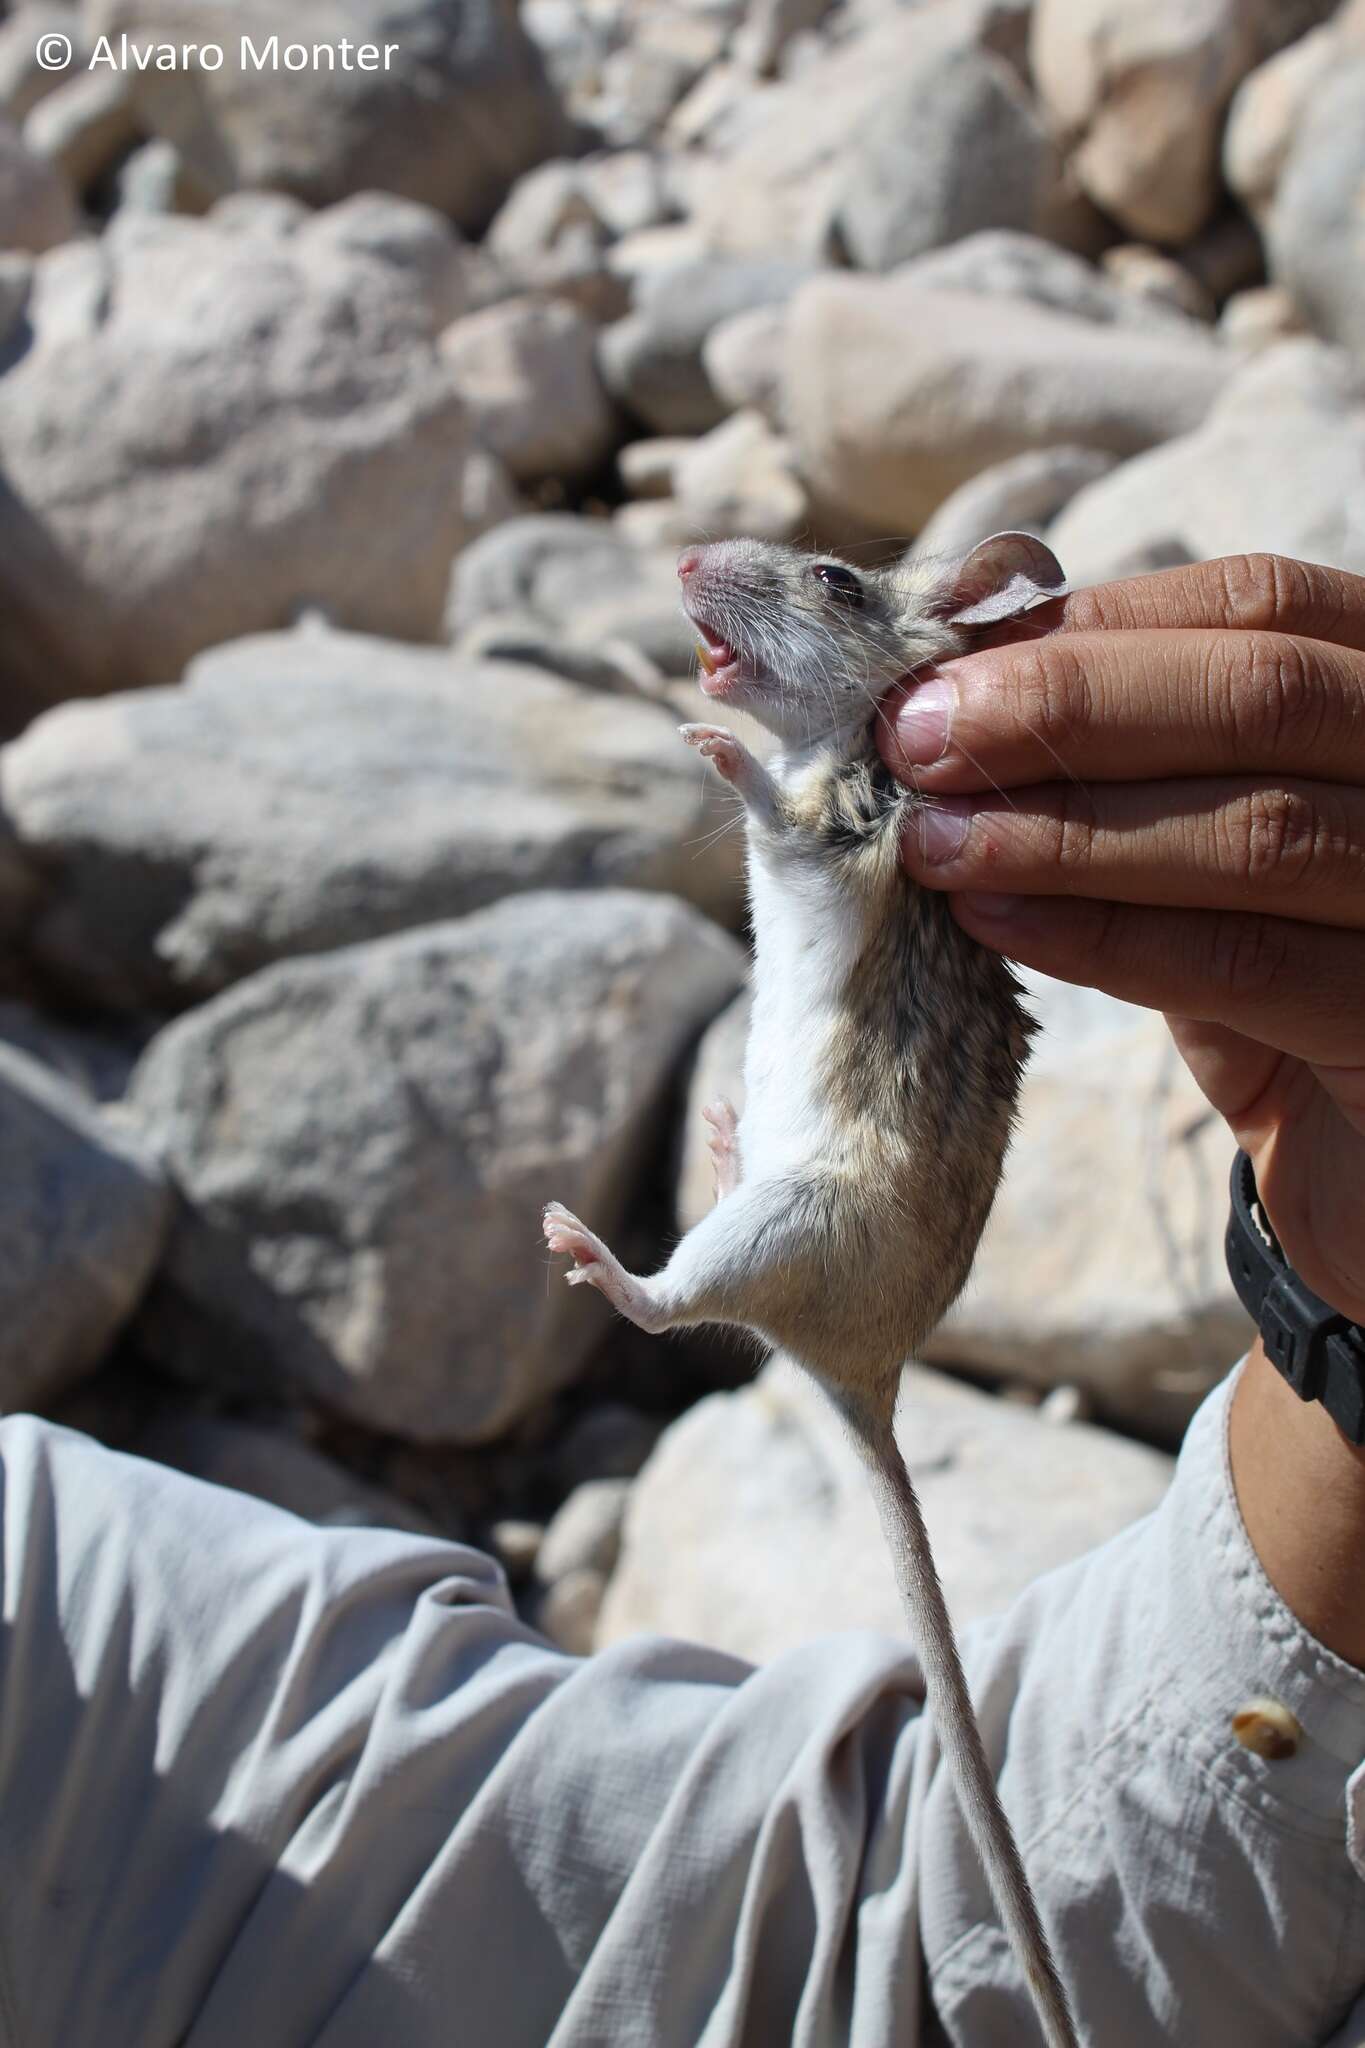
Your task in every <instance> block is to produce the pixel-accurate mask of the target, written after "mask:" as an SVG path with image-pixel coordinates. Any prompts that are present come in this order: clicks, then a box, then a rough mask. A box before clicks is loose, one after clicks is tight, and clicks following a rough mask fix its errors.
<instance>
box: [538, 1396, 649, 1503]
mask: <svg viewBox="0 0 1365 2048" xmlns="http://www.w3.org/2000/svg"><path fill="white" fill-rule="evenodd" d="M661 1427H662V1425H661V1423H660V1422H659V1419H658V1417H657V1416H653V1415H645V1414H642V1413H641V1411H640V1410H639V1409H638V1408H631V1407H628V1406H627V1404H626V1403H625V1402H624V1401H600V1402H598V1404H597V1405H596V1406H595V1407H593V1408H589V1409H587V1410H586V1412H585V1413H584V1414H583V1415H581V1416H580V1417H579V1419H578V1420H577V1421H576V1422H573V1423H571V1424H570V1425H569V1427H568V1429H567V1430H565V1432H564V1434H563V1436H562V1437H561V1438H560V1440H559V1442H558V1443H557V1444H556V1445H555V1447H554V1453H553V1470H554V1477H555V1480H556V1483H557V1484H558V1485H559V1486H560V1488H561V1489H562V1490H563V1491H564V1492H565V1493H572V1492H574V1491H575V1490H576V1489H577V1488H578V1487H580V1486H586V1485H587V1484H588V1482H589V1481H590V1480H595V1479H633V1478H634V1477H635V1475H636V1473H637V1472H639V1470H640V1468H641V1466H642V1465H643V1464H644V1462H645V1460H646V1458H648V1456H649V1455H650V1453H651V1451H652V1450H653V1449H654V1446H655V1444H656V1443H657V1442H658V1441H659V1434H660V1430H661Z"/></svg>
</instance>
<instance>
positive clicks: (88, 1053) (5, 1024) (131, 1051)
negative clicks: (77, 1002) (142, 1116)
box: [0, 1000, 151, 1102]
mask: <svg viewBox="0 0 1365 2048" xmlns="http://www.w3.org/2000/svg"><path fill="white" fill-rule="evenodd" d="M150 1036H151V1032H150V1028H149V1027H148V1026H146V1025H144V1024H142V1023H141V1022H140V1021H134V1022H132V1023H123V1022H110V1023H105V1024H102V1025H99V1026H96V1025H94V1024H81V1023H77V1022H76V1021H75V1020H74V1019H72V1018H69V1017H62V1016H54V1015H53V1014H52V1012H51V1011H48V1010H42V1009H39V1008H38V1006H37V1005H36V1004H34V1003H25V1002H21V1001H18V1000H8V1001H0V1042H2V1043H3V1044H5V1045H8V1046H12V1047H13V1048H14V1049H15V1051H16V1052H21V1053H23V1054H24V1055H25V1056H26V1058H28V1059H30V1060H37V1061H38V1062H39V1063H40V1065H42V1066H44V1067H47V1068H49V1069H50V1070H51V1071H52V1072H53V1073H54V1074H57V1075H60V1077H61V1079H62V1080H63V1081H64V1082H65V1083H66V1084H67V1086H68V1087H71V1088H75V1089H77V1090H78V1091H79V1092H80V1093H81V1094H82V1095H84V1096H87V1097H88V1098H89V1099H90V1100H91V1101H92V1102H117V1101H119V1100H120V1098H121V1097H122V1096H123V1095H124V1094H125V1093H126V1092H127V1088H128V1082H129V1078H130V1076H131V1075H132V1071H133V1068H134V1067H135V1066H136V1065H137V1061H138V1055H139V1054H140V1053H141V1052H142V1050H143V1047H144V1046H145V1045H146V1043H147V1040H148V1038H149V1037H150Z"/></svg>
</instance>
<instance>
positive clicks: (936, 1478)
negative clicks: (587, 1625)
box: [596, 1359, 1171, 1663]
mask: <svg viewBox="0 0 1365 2048" xmlns="http://www.w3.org/2000/svg"><path fill="white" fill-rule="evenodd" d="M896 1433H897V1437H898V1439H899V1441H900V1444H901V1447H902V1450H903V1452H904V1455H905V1457H906V1460H907V1463H908V1465H909V1468H910V1473H911V1476H912V1478H913V1480H914V1483H915V1487H916V1490H917V1492H918V1493H919V1496H920V1499H921V1501H922V1503H923V1506H924V1513H925V1519H926V1520H927V1522H928V1525H929V1531H930V1535H931V1538H932V1540H933V1545H934V1553H935V1556H936V1558H937V1561H938V1568H939V1572H940V1575H941V1577H942V1580H943V1586H944V1591H945V1594H946V1596H947V1600H948V1606H949V1608H950V1610H951V1612H952V1615H953V1618H954V1620H955V1622H956V1623H957V1624H958V1625H959V1626H961V1625H962V1624H963V1623H965V1622H968V1621H973V1620H977V1619H979V1618H980V1617H982V1616H984V1615H989V1614H994V1613H997V1612H999V1611H1000V1609H1002V1608H1004V1607H1006V1606H1007V1605H1008V1604H1009V1602H1010V1601H1011V1600H1013V1599H1014V1598H1015V1596H1016V1595H1017V1594H1019V1593H1020V1592H1022V1591H1023V1589H1024V1587H1025V1586H1026V1585H1028V1583H1029V1582H1030V1580H1032V1579H1034V1578H1036V1577H1037V1576H1038V1574H1039V1573H1040V1572H1045V1571H1050V1570H1051V1569H1053V1568H1054V1567H1055V1566H1057V1565H1061V1564H1065V1563H1067V1562H1068V1561H1069V1560H1070V1559H1071V1558H1073V1557H1077V1556H1079V1555H1080V1554H1081V1553H1082V1552H1083V1551H1086V1550H1089V1549H1090V1548H1092V1547H1093V1546H1094V1545H1095V1544H1097V1543H1102V1542H1104V1541H1105V1540H1106V1538H1108V1537H1110V1536H1112V1535H1114V1534H1116V1533H1117V1531H1118V1530H1120V1529H1122V1528H1124V1527H1126V1526H1127V1524H1128V1523H1130V1522H1132V1521H1134V1520H1136V1519H1137V1517H1138V1516H1140V1515H1143V1514H1146V1513H1148V1512H1149V1511H1150V1510H1151V1509H1152V1508H1154V1507H1155V1506H1156V1505H1157V1503H1158V1501H1159V1500H1160V1499H1161V1496H1162V1494H1163V1493H1164V1492H1165V1489H1166V1486H1167V1484H1168V1482H1169V1478H1170V1471H1171V1461H1170V1459H1169V1458H1167V1457H1165V1456H1164V1455H1163V1454H1162V1453H1161V1452H1159V1451H1154V1450H1150V1449H1148V1448H1147V1447H1146V1446H1145V1445H1143V1444H1136V1443H1129V1442H1127V1441H1125V1440H1124V1439H1123V1438H1121V1437H1117V1436H1112V1435H1109V1434H1107V1433H1105V1432H1104V1431H1101V1430H1098V1429H1092V1428H1090V1427H1088V1426H1087V1425H1086V1424H1084V1423H1073V1424H1071V1425H1070V1426H1067V1427H1057V1426H1053V1425H1050V1424H1048V1423H1047V1422H1043V1421H1040V1420H1039V1419H1038V1417H1037V1416H1036V1415H1033V1414H1030V1413H1029V1412H1028V1411H1027V1410H1026V1409H1023V1408H1020V1407H1017V1406H1015V1405H1014V1404H1012V1403H1010V1402H1005V1401H997V1400H992V1399H990V1398H989V1397H988V1396H986V1395H984V1394H979V1393H976V1392H974V1391H973V1390H971V1389H970V1388H968V1387H964V1386H960V1385H958V1384H956V1383H955V1382H954V1381H952V1380H949V1379H947V1378H945V1377H944V1376H943V1375H942V1374H939V1373H934V1372H928V1371H925V1370H923V1369H919V1368H916V1369H914V1370H912V1371H910V1372H908V1373H907V1374H906V1376H905V1380H904V1383H903V1387H902V1392H901V1404H900V1411H899V1414H898V1418H897V1431H896ZM905 1626H906V1625H905V1620H904V1617H903V1614H902V1610H901V1606H900V1602H899V1598H898V1596H897V1593H896V1588H895V1581H894V1578H893V1575H892V1565H891V1559H890V1555H889V1552H888V1550H887V1547H886V1540H885V1538H884V1536H883V1535H882V1531H881V1527H880V1524H879V1522H878V1520H877V1514H876V1510H875V1508H874V1507H873V1504H872V1497H871V1493H870V1491H869V1488H868V1483H867V1475H866V1473H865V1471H864V1470H863V1467H862V1465H861V1464H860V1463H859V1461H858V1458H857V1456H856V1454H855V1452H854V1451H853V1449H852V1446H851V1444H850V1443H849V1441H848V1439H847V1437H846V1435H845V1433H844V1430H843V1426H842V1424H841V1423H840V1422H839V1420H838V1418H837V1417H836V1415H835V1412H834V1410H833V1408H832V1407H831V1405H830V1403H829V1401H828V1400H827V1399H826V1397H825V1395H824V1394H823V1393H822V1392H821V1390H820V1389H819V1387H818V1386H817V1385H816V1384H815V1382H814V1381H813V1380H811V1379H810V1378H809V1377H808V1376H807V1375H805V1374H804V1373H802V1372H800V1371H799V1370H798V1369H797V1368H796V1367H795V1366H793V1365H792V1364H791V1363H790V1362H789V1361H787V1360H785V1359H775V1360H773V1361H772V1362H771V1363H769V1364H768V1365H766V1366H765V1367H764V1368H763V1370H762V1371H761V1372H760V1374H759V1376H758V1379H757V1380H756V1382H755V1383H754V1385H753V1386H751V1387H746V1388H744V1389H743V1390H742V1391H741V1392H739V1393H734V1394H712V1395H710V1396H709V1397H708V1398H707V1399H705V1400H704V1401H701V1402H699V1403H698V1404H697V1406H696V1407H694V1408H692V1409H691V1410H690V1411H689V1412H688V1413H687V1414H686V1415H684V1416H683V1417H682V1418H681V1420H680V1421H678V1422H675V1423H674V1424H673V1425H672V1427H671V1428H670V1429H669V1430H668V1431H667V1432H666V1433H665V1435H664V1437H663V1438H662V1440H661V1442H660V1444H659V1448H658V1450H657V1451H656V1452H655V1454H654V1456H653V1457H652V1458H651V1460H650V1462H649V1464H648V1465H647V1466H646V1467H645V1469H644V1471H643V1472H642V1473H641V1475H640V1478H639V1480H638V1481H637V1482H636V1484H635V1486H634V1488H633V1489H632V1492H631V1498H630V1505H629V1507H628V1509H627V1512H626V1521H625V1534H624V1542H623V1547H622V1553H621V1561H620V1563H619V1564H618V1566H617V1568H616V1571H615V1573H614V1575H613V1577H612V1580H611V1583H610V1586H609V1588H608V1591H607V1597H606V1601H605V1603H604V1605H603V1609H602V1613H601V1616H600V1619H599V1621H598V1625H597V1633H596V1646H597V1647H598V1648H605V1647H606V1645H607V1644H609V1643H615V1642H620V1641H621V1640H622V1639H623V1638H624V1637H627V1636H632V1635H637V1634H640V1633H642V1632H644V1633H651V1634H652V1633H655V1632H658V1633H662V1634H665V1635H679V1636H685V1637H686V1638H687V1639H688V1640H689V1641H691V1642H700V1643H705V1644H707V1645H709V1646H710V1647H711V1648H713V1649H716V1650H721V1651H726V1652H729V1653H730V1654H732V1655H735V1656H740V1657H745V1658H749V1659H752V1660H754V1661H755V1662H760V1663H761V1662H763V1661H764V1660H766V1659H767V1658H769V1657H774V1656H777V1655H778V1654H780V1652H782V1651H783V1650H786V1649H790V1648H792V1647H793V1646H794V1645H796V1644H797V1643H801V1642H805V1641H808V1640H809V1639H810V1638H811V1637H812V1636H817V1635H821V1634H824V1633H826V1632H832V1631H834V1630H839V1629H850V1628H855V1629H856V1628H869V1629H877V1630H880V1631H884V1632H885V1633H886V1634H888V1635H894V1636H903V1635H904V1633H905Z"/></svg>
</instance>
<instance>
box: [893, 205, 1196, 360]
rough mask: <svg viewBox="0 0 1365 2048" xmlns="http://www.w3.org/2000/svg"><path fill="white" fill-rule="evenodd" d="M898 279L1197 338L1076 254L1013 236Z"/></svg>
mask: <svg viewBox="0 0 1365 2048" xmlns="http://www.w3.org/2000/svg"><path fill="white" fill-rule="evenodd" d="M897 276H898V277H899V278H900V279H901V280H902V281H903V282H904V283H906V284H909V283H912V282H913V283H915V284H917V285H921V286H923V287H924V288H925V289H932V290H934V291H955V292H984V293H988V294H990V295H991V296H995V297H1002V298H1011V299H1031V300H1032V301H1033V303H1034V304H1035V305H1038V306H1048V307H1051V309H1052V310H1053V312H1056V313H1071V314H1074V315H1075V317H1076V318H1077V319H1078V320H1092V321H1096V322H1098V323H1099V324H1101V325H1103V326H1107V327H1112V326H1117V327H1136V328H1144V329H1146V330H1148V331H1156V332H1158V333H1162V334H1170V333H1171V332H1172V330H1173V329H1174V330H1175V332H1177V333H1179V334H1184V335H1187V336H1188V335H1189V333H1190V322H1189V320H1188V318H1186V317H1185V315H1184V314H1182V313H1180V312H1177V311H1175V310H1174V309H1173V308H1172V307H1171V306H1169V305H1165V304H1162V303H1160V302H1157V301H1153V300H1151V299H1147V298H1143V297H1141V296H1140V295H1138V294H1136V293H1134V292H1130V291H1125V290H1124V289H1123V287H1122V285H1120V284H1119V282H1118V281H1117V280H1116V279H1114V278H1111V277H1109V276H1106V274H1105V272H1104V271H1103V270H1097V269H1096V268H1095V266H1094V264H1093V263H1087V262H1086V260H1085V258H1084V257H1082V256H1077V255H1075V254H1073V252H1072V251H1071V250H1069V249H1059V248H1057V246H1056V245H1055V243H1052V242H1047V241H1044V240H1043V239H1042V237H1041V236H1040V235H1026V234H1020V233H1018V232H1017V231H1016V230H1014V229H1012V228H983V229H982V231H981V232H980V233H979V234H975V235H968V236H967V237H966V238H965V239H964V240H963V241H961V242H955V243H954V244H953V245H952V247H951V248H947V249H935V250H932V251H931V252H930V253H929V254H928V255H925V256H920V257H917V258H916V259H915V260H914V261H913V262H911V263H906V264H904V265H903V266H902V267H901V269H900V270H899V271H898V272H897Z"/></svg>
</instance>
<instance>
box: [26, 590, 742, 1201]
mask: <svg viewBox="0 0 1365 2048" xmlns="http://www.w3.org/2000/svg"><path fill="white" fill-rule="evenodd" d="M0 805H3V812H4V814H5V815H6V816H7V817H8V820H9V823H10V827H11V829H12V831H13V834H14V836H15V842H16V848H15V850H16V851H17V852H18V854H19V855H20V856H21V857H22V858H23V859H24V861H25V862H26V863H27V865H28V866H29V868H30V869H31V871H32V872H33V873H34V874H35V876H37V877H38V878H40V879H41V881H42V884H43V887H44V894H43V896H42V898H41V899H40V900H39V902H38V903H37V904H36V906H33V907H31V910H30V915H29V922H28V928H27V932H26V935H25V937H24V939H23V940H22V942H21V944H20V943H18V942H17V943H16V950H22V951H23V952H24V953H25V954H26V956H27V957H28V959H29V960H30V961H31V962H32V964H33V965H34V967H35V968H36V969H37V970H38V971H40V972H41V973H42V974H43V975H44V976H45V977H46V978H48V979H49V980H51V981H55V982H58V983H60V984H61V985H62V986H63V987H64V988H66V989H68V990H71V991H75V992H76V993H78V994H79V995H80V996H81V997H82V998H83V999H84V1000H86V1001H90V1002H96V1003H100V1004H102V1005H104V1006H106V1007H111V1008H113V1007H123V1008H132V1009H137V1008H139V1007H143V1006H152V1007H159V1008H162V1009H165V1008H167V1007H172V1006H179V1005H181V1004H184V1003H187V1002H191V1001H194V1000H196V999H198V998H201V997H203V996H206V995H210V994H213V993H214V992H216V991H217V990H219V989H222V988H224V987H226V986H227V985H228V984H229V983H230V982H232V981H235V980H237V979H239V978H240V977H241V976H243V975H246V974H250V973H252V972H254V970H255V969H257V968H259V967H262V966H265V965H267V964H268V963H270V962H271V961H275V960H280V959H284V958H288V957H289V956H291V955H294V954H298V953H318V952H325V951H327V950H329V949H331V948H333V947H337V946H346V945H350V944H352V943H354V942H356V941H358V940H361V939H368V938H376V937H378V936H380V935H381V934H383V933H386V932H394V931H401V930H404V929H407V928H408V927H411V926H414V925H424V924H432V923H435V922H436V921H438V920H441V919H445V918H449V917H454V916H458V915H461V914H462V913H464V912H465V911H469V910H475V909H478V908H479V907H480V906H482V905H483V904H486V903H490V902H492V901H494V900H495V899H496V898H497V897H500V896H504V895H508V894H511V893H512V892H514V891H516V890H521V889H535V888H545V887H547V886H554V887H559V888H564V889H569V888H574V889H590V888H594V887H597V886H600V885H603V884H612V885H628V886H630V887H633V888H657V889H661V890H673V891H676V892H677V893H679V894H682V895H686V896H689V897H692V898H693V899H694V900H696V901H698V902H699V903H701V904H702V905H703V906H704V907H705V908H706V909H707V910H708V911H714V912H715V913H716V914H718V915H719V916H722V917H724V918H726V919H727V920H728V921H730V922H732V923H733V922H737V921H738V918H739V915H740V912H741V902H740V890H739V886H738V859H739V856H738V852H737V850H736V848H735V847H734V846H732V845H731V844H730V843H729V842H730V839H731V837H732V835H727V834H722V835H721V837H720V838H719V839H718V840H717V842H716V845H715V846H714V847H713V848H708V847H707V846H706V844H705V842H706V841H707V839H708V837H709V836H710V834H711V832H712V830H713V829H714V827H715V826H716V825H717V824H719V823H722V822H724V820H725V819H726V817H727V816H728V809H727V806H726V804H725V800H724V797H723V794H722V793H721V792H720V791H719V790H717V789H716V788H715V787H714V786H713V785H712V784H711V783H710V782H708V781H707V780H705V779H704V778H703V776H702V774H701V773H700V771H699V768H698V764H697V761H696V757H695V755H694V754H693V753H691V752H690V751H689V749H688V748H686V747H685V746H684V745H683V744H682V742H681V741H680V740H679V738H678V736H677V732H676V729H675V723H674V720H673V717H672V714H671V712H669V711H667V710H664V709H661V708H658V707H655V706H653V705H647V704H643V703H633V702H629V701H625V700H621V699H608V698H605V697H600V696H597V695H595V694H592V693H589V692H585V691H583V690H580V689H576V688H574V687H573V686H572V685H571V684H567V683H563V682H560V681H558V680H557V679H555V678H554V677H552V676H549V675H546V674H543V673H542V672H540V671H539V670H536V669H530V668H523V667H518V666H515V665H513V664H511V663H508V662H487V663H482V664H479V665H466V664H461V663H458V662H456V661H455V660H454V659H453V658H452V657H451V656H450V655H449V654H448V653H446V652H444V651H441V650H436V649H422V648H406V647H400V646H394V645H391V644H388V643H385V642H382V641H377V640H370V639H365V638H362V637H360V636H358V635H350V634H341V633H331V632H328V631H325V630H323V631H308V632H299V633H294V634H279V635H266V636H263V637H261V638H259V639H249V640H245V641H241V642H238V643H235V644H233V645H230V646H226V647H222V648H219V649H217V650H216V651H215V652H214V653H213V654H211V655H206V656H205V657H203V659H202V660H200V661H199V662H197V663H195V664H194V665H193V666H192V667H191V669H190V671H189V673H188V675H187V677H186V680H185V682H184V684H183V685H181V686H179V687H174V688H170V689H161V690H147V691H137V692H133V693H130V694H128V695H126V696H120V697H111V698H107V699H104V700H102V701H100V702H98V703H88V704H69V705H65V706H63V707H61V708H60V709H59V710H57V711H55V712H52V713H50V714H49V715H48V716H47V717H46V718H44V719H42V720H40V721H39V722H38V723H37V724H36V725H35V726H34V727H33V728H32V729H31V730H30V731H29V732H28V733H26V734H25V735H24V737H23V738H22V739H20V740H18V741H16V742H15V743H14V744H13V745H12V746H10V747H9V748H7V749H6V750H5V752H4V754H3V755H0ZM547 1199H548V1198H547Z"/></svg>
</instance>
